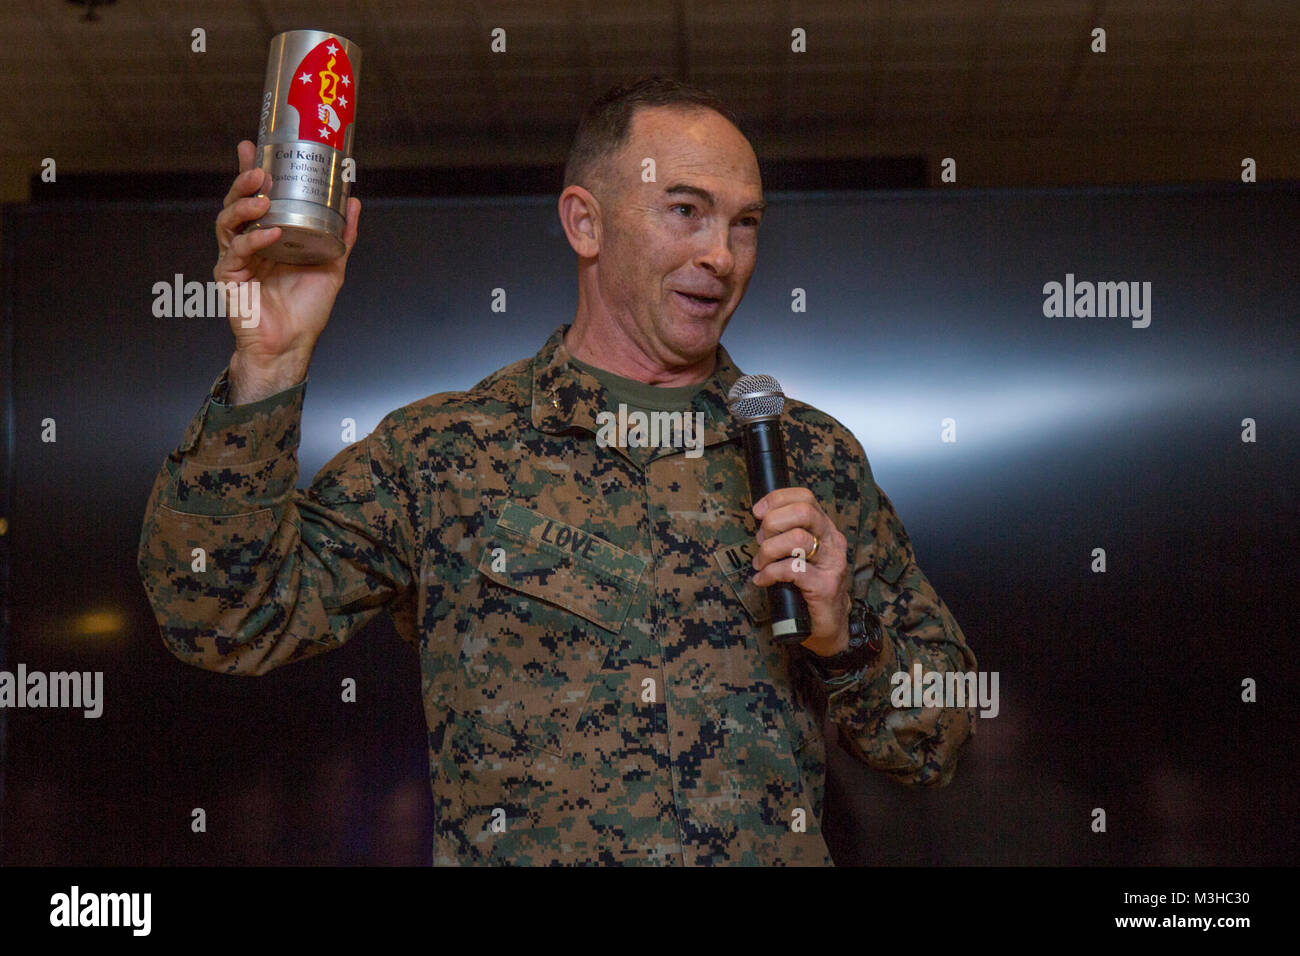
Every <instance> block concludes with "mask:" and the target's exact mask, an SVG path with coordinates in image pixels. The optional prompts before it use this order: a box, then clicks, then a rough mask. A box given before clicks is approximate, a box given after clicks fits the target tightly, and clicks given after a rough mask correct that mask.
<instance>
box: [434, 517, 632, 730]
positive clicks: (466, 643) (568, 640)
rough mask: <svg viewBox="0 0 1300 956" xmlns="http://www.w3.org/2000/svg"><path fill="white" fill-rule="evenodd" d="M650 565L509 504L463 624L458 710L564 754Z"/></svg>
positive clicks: (488, 543) (499, 521) (487, 546)
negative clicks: (647, 565)
mask: <svg viewBox="0 0 1300 956" xmlns="http://www.w3.org/2000/svg"><path fill="white" fill-rule="evenodd" d="M644 570H645V560H644V559H642V558H638V557H637V556H635V555H633V554H630V553H629V552H627V551H624V550H622V549H621V548H617V547H615V546H614V545H612V544H610V543H609V542H608V541H605V540H604V539H603V538H599V537H596V536H595V535H593V534H591V533H590V532H587V531H584V530H583V529H581V528H577V527H574V526H573V525H569V524H566V523H564V522H561V521H558V520H556V519H554V518H551V517H548V516H547V515H543V514H539V513H537V512H535V511H531V510H529V509H527V508H524V507H522V506H521V505H518V504H515V503H513V502H510V503H507V504H506V505H505V506H504V507H503V509H502V511H501V515H500V517H499V518H498V519H497V522H496V525H495V527H494V528H493V530H492V533H491V535H490V536H489V537H488V539H487V541H486V542H485V544H484V547H483V553H482V557H481V559H480V561H479V563H478V575H477V576H476V578H475V579H473V580H472V581H471V582H470V584H469V587H473V588H477V594H476V595H475V597H474V599H473V600H471V601H469V602H468V604H467V608H466V611H465V612H464V614H463V616H462V617H461V619H460V621H459V622H458V630H459V632H460V638H461V649H460V668H461V673H460V674H459V675H458V678H459V679H458V681H457V682H456V689H455V692H454V697H453V705H452V706H453V707H454V708H455V709H456V710H458V711H460V712H461V713H463V714H465V715H467V716H469V717H471V718H473V719H474V720H476V721H478V722H480V723H481V724H484V725H485V726H487V727H489V728H491V729H492V730H496V731H498V732H500V733H503V734H508V735H510V736H512V737H515V738H517V739H519V740H522V741H523V742H525V743H527V744H529V745H531V746H533V747H537V748H539V749H542V750H546V751H549V752H551V753H555V754H559V755H563V754H564V752H565V746H566V744H567V741H568V737H569V735H570V733H571V732H572V731H573V729H574V727H575V726H576V725H577V723H578V720H579V718H580V717H581V716H582V713H583V710H584V708H585V707H586V703H587V698H588V696H589V695H590V692H591V686H592V684H593V682H594V681H595V680H596V679H597V678H598V676H599V674H600V672H601V670H602V668H603V666H604V662H605V658H606V657H607V656H608V655H609V653H610V651H611V650H612V649H613V648H614V646H615V645H616V643H617V641H618V635H619V632H620V631H621V630H622V627H623V622H624V620H625V619H626V618H627V613H628V610H629V609H630V607H631V606H632V603H633V601H634V599H635V598H636V594H637V590H638V588H639V587H640V580H641V575H642V573H643V572H644Z"/></svg>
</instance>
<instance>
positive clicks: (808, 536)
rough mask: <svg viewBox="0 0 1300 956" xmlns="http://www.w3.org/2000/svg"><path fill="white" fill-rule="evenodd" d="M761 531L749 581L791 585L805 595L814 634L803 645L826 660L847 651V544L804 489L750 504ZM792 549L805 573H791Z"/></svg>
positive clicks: (774, 494)
mask: <svg viewBox="0 0 1300 956" xmlns="http://www.w3.org/2000/svg"><path fill="white" fill-rule="evenodd" d="M753 510H754V517H756V518H758V519H759V522H760V524H759V527H758V532H757V534H755V535H754V540H755V541H756V542H757V543H758V553H757V554H756V555H755V556H754V567H755V568H756V569H757V570H758V573H757V574H755V575H754V578H753V581H754V583H755V584H756V585H758V586H759V587H767V586H768V585H769V584H775V583H776V582H778V581H789V582H790V583H791V584H794V585H795V586H796V587H797V588H799V590H800V591H801V592H802V593H803V598H804V601H805V602H806V603H807V604H808V616H809V617H810V618H811V619H812V634H811V635H810V636H809V637H808V639H807V640H806V641H804V642H803V646H804V647H806V648H808V650H810V651H812V652H813V653H814V654H821V655H822V656H828V655H830V654H835V653H837V652H839V651H842V650H844V649H845V648H846V647H848V646H849V603H850V601H849V585H850V582H851V577H852V576H851V574H850V571H849V562H848V539H847V538H845V537H844V535H842V534H840V532H839V529H838V528H836V527H835V525H834V524H833V523H832V522H831V519H830V518H828V517H827V516H826V512H824V511H823V510H822V508H821V505H819V504H818V503H817V499H815V498H814V497H813V494H812V492H811V491H809V490H808V489H807V488H778V489H777V490H776V491H773V492H772V493H771V494H768V495H764V496H763V497H762V498H760V499H759V500H758V501H756V502H754V509H753ZM795 548H801V549H802V550H803V555H804V557H803V559H802V562H801V563H802V565H803V570H800V571H796V570H795V561H796V558H795V555H794V551H795Z"/></svg>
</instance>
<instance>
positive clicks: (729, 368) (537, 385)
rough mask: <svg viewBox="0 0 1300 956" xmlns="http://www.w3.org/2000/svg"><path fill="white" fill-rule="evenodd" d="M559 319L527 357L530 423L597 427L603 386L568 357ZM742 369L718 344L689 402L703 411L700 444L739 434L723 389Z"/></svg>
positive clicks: (559, 428) (551, 430)
mask: <svg viewBox="0 0 1300 956" xmlns="http://www.w3.org/2000/svg"><path fill="white" fill-rule="evenodd" d="M568 331H569V326H567V325H562V326H560V327H559V328H558V329H556V330H555V332H553V333H552V334H551V337H550V338H549V339H547V340H546V344H545V345H544V346H542V350H541V351H540V352H538V353H537V356H536V357H535V358H534V359H533V425H534V426H535V427H536V428H537V429H538V431H542V432H546V433H548V434H559V433H560V432H563V431H565V430H567V429H569V428H581V429H584V430H585V431H589V432H591V433H592V434H593V435H594V434H595V433H596V431H597V428H598V426H597V423H596V415H597V413H598V412H600V411H603V410H606V409H604V408H603V407H602V404H601V402H602V401H603V397H604V394H605V388H604V386H603V385H601V384H600V382H598V381H596V379H594V378H593V377H592V376H590V375H588V374H587V373H586V372H584V371H582V369H580V368H578V367H577V366H576V365H574V364H572V363H571V362H570V361H569V350H568V349H567V348H566V347H565V345H564V335H565V333H566V332H568ZM742 374H743V373H742V372H741V371H740V369H738V368H736V365H735V363H734V362H732V361H731V356H730V355H728V354H727V350H726V349H724V348H723V347H722V346H721V345H719V346H718V354H717V359H716V361H715V362H714V367H713V374H712V375H710V376H709V378H708V379H707V380H706V381H705V383H704V387H703V388H701V389H700V390H699V392H697V393H696V395H695V398H694V400H693V401H692V402H691V408H692V410H694V411H701V412H704V444H705V445H706V446H708V445H712V444H715V443H717V442H724V441H729V440H730V439H732V438H735V437H737V436H738V435H739V434H740V429H739V427H738V426H737V425H736V423H735V420H734V419H733V418H732V417H731V413H730V412H728V411H727V390H728V389H730V388H731V386H732V384H733V383H734V382H735V381H736V379H738V378H740V376H741V375H742Z"/></svg>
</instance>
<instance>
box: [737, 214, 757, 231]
mask: <svg viewBox="0 0 1300 956" xmlns="http://www.w3.org/2000/svg"><path fill="white" fill-rule="evenodd" d="M758 221H759V220H758V217H757V216H746V217H745V218H744V219H742V220H740V224H741V225H742V226H753V227H754V228H756V229H757V228H758Z"/></svg>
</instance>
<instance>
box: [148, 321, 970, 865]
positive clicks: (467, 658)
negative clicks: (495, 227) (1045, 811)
mask: <svg viewBox="0 0 1300 956" xmlns="http://www.w3.org/2000/svg"><path fill="white" fill-rule="evenodd" d="M566 329H567V326H565V327H561V328H560V329H558V330H556V332H555V333H554V334H553V335H552V336H551V338H550V339H549V340H548V341H547V343H546V345H545V346H544V347H543V348H542V350H541V351H540V352H538V353H537V355H536V356H535V357H533V358H530V359H524V360H521V361H518V362H515V363H514V364H512V365H509V366H507V367H505V368H503V369H501V370H499V371H497V372H495V373H494V374H492V375H490V376H488V377H487V378H486V379H484V380H483V381H482V382H480V383H479V384H477V385H475V386H474V387H473V388H472V389H470V390H469V391H465V392H446V393H441V394H437V395H431V396H429V397H428V398H425V399H422V400H420V401H417V402H414V403H412V404H410V405H407V406H405V407H404V408H401V409H398V410H396V411H394V412H392V413H390V414H389V415H387V416H385V418H384V419H383V420H382V421H381V422H380V423H379V424H378V425H377V426H376V428H375V429H374V431H372V432H371V433H370V434H369V435H367V436H365V437H364V438H362V439H360V440H358V441H356V442H355V443H353V444H351V445H349V446H348V447H346V448H344V449H343V450H342V451H341V452H339V453H338V454H337V455H336V456H335V457H334V458H333V459H332V460H331V461H330V462H329V463H328V464H327V465H325V467H324V468H323V469H322V470H321V472H320V473H319V474H318V475H317V476H316V478H315V480H314V481H313V482H312V484H311V486H310V487H309V488H307V489H306V490H303V491H300V490H295V486H296V483H297V477H298V462H297V448H298V444H299V438H300V425H301V418H302V407H303V394H304V389H305V385H306V383H305V382H303V383H300V384H299V385H297V386H295V387H293V388H290V389H287V390H285V391H283V392H281V393H279V394H277V395H273V396H271V397H269V398H266V399H264V400H262V401H260V402H256V403H252V404H248V405H240V406H227V405H224V404H222V398H223V396H224V394H225V387H226V372H223V373H222V375H221V376H220V377H219V378H218V379H217V381H216V382H215V383H214V385H213V388H212V391H211V392H210V394H209V395H208V398H207V400H206V401H205V402H204V405H203V407H202V409H200V411H199V413H198V414H197V415H196V416H195V417H194V419H193V420H192V421H191V423H190V425H189V428H188V429H187V431H186V433H185V437H184V440H183V442H182V443H181V445H180V447H179V448H177V449H176V450H175V451H174V452H172V453H171V454H170V455H169V456H168V458H167V460H166V461H165V462H164V464H163V467H162V469H161V471H160V472H159V474H158V477H157V480H156V482H155V483H154V486H153V489H152V492H151V494H150V497H149V503H148V506H147V510H146V514H145V520H144V526H143V529H142V533H141V539H140V547H139V556H138V565H139V570H140V574H141V577H142V579H143V581H144V584H145V589H146V590H147V592H148V595H149V600H150V602H151V603H152V605H153V609H154V612H155V614H156V616H157V618H158V622H159V624H160V625H161V630H162V637H163V639H164V641H165V642H166V643H167V646H168V647H169V648H170V649H171V651H172V652H173V653H174V654H175V655H176V656H177V657H179V658H180V659H181V660H183V661H185V662H187V663H190V664H193V665H195V666H198V667H203V668H206V669H208V670H213V671H219V672H223V673H230V674H246V675H253V674H264V673H266V672H267V671H269V670H271V669H272V668H274V667H279V666H280V665H282V664H288V663H290V662H292V661H297V660H302V659H304V658H307V657H310V656H311V655H313V654H317V653H320V652H322V651H327V650H330V649H331V648H335V647H338V646H339V645H341V644H342V643H343V642H344V641H346V640H347V639H348V638H349V637H351V636H352V635H353V634H355V633H356V632H357V631H358V630H359V629H360V628H361V627H362V625H364V624H365V623H366V622H367V621H369V620H370V619H371V618H372V617H373V616H374V615H376V614H378V613H380V612H381V611H384V610H387V611H388V612H390V613H391V615H392V618H393V621H394V622H395V624H396V627H397V630H398V632H399V633H400V634H401V635H402V637H403V638H404V639H405V640H406V641H408V642H410V644H411V645H412V646H413V647H414V648H415V649H416V650H417V651H418V653H419V658H420V667H421V672H422V675H423V680H422V686H423V696H424V712H425V715H426V719H427V722H428V743H429V780H430V787H431V789H432V793H433V803H434V812H435V819H436V824H435V833H434V835H433V862H434V863H436V864H455V863H513V864H554V863H566V864H570V863H597V864H599V863H611V864H612V863H658V864H677V865H680V864H686V865H698V864H722V863H731V864H776V863H784V864H828V863H830V862H831V859H830V857H829V854H828V852H827V848H826V844H825V841H824V840H823V837H822V832H821V823H820V821H821V816H822V806H823V797H824V793H825V774H826V740H825V738H824V734H823V727H828V726H831V725H834V726H836V727H838V736H839V740H840V742H841V743H842V744H843V745H844V746H845V747H847V748H848V749H849V750H850V751H851V752H852V753H853V754H854V755H855V756H857V757H858V758H860V759H861V760H862V761H863V762H865V763H866V764H867V765H869V766H871V767H874V768H876V769H877V770H880V771H882V772H883V773H886V774H888V775H889V776H891V777H893V778H894V779H896V780H898V781H900V782H903V783H915V784H939V785H942V784H946V783H947V782H948V781H949V780H950V779H951V777H952V774H953V772H954V770H955V766H956V760H957V755H958V752H959V750H960V749H961V746H962V744H963V743H964V742H965V741H966V739H967V738H968V736H970V734H971V733H972V730H973V709H972V708H938V707H924V708H922V707H914V708H904V707H895V706H893V704H892V703H891V700H890V692H891V690H892V686H891V683H890V678H891V676H892V675H893V674H894V673H896V672H899V671H907V672H909V673H910V672H911V671H912V668H913V664H914V663H919V664H920V665H921V666H922V668H923V669H924V670H926V671H973V670H975V668H976V661H975V657H974V655H973V654H972V653H971V651H970V650H969V648H968V647H967V646H966V642H965V638H964V637H963V635H962V632H961V629H960V628H959V627H958V625H957V623H956V621H954V619H953V616H952V614H951V612H950V611H949V610H948V607H947V606H946V605H945V604H944V603H943V601H942V600H941V599H940V598H939V597H938V595H937V594H936V593H935V591H934V589H933V588H932V587H931V585H930V582H929V581H928V580H927V579H926V577H925V575H924V574H923V573H922V572H921V569H920V568H919V567H917V564H916V560H915V557H914V555H913V552H912V547H911V544H910V543H909V541H908V538H907V534H906V532H905V531H904V529H903V525H902V523H901V522H900V521H899V519H898V515H897V514H896V513H895V512H894V508H893V506H892V504H891V503H890V501H889V499H888V498H887V497H886V496H885V494H884V493H883V492H882V491H881V490H880V489H879V488H878V486H877V485H876V483H875V481H874V479H873V477H872V474H871V469H870V466H869V464H868V462H867V458H866V455H865V454H864V453H863V450H862V447H861V446H860V445H859V443H858V441H857V440H856V439H855V438H854V437H853V435H852V434H851V433H850V432H849V431H848V430H847V429H846V428H845V427H844V426H843V425H841V424H840V423H839V422H837V421H836V420H835V419H833V418H831V417H830V416H829V415H826V414H824V413H822V412H820V411H818V410H817V409H815V408H812V407H811V406H808V405H805V404H803V403H800V402H797V401H787V403H786V410H785V412H784V413H783V416H782V418H783V426H784V434H785V444H786V450H787V455H788V456H789V465H790V473H791V482H792V484H793V485H796V486H799V485H802V486H805V487H807V488H809V489H811V491H812V492H813V494H814V495H815V496H816V498H817V500H818V501H819V502H820V504H821V506H822V508H823V509H824V510H825V511H826V513H827V514H828V515H829V516H830V518H831V519H832V521H834V522H835V524H836V526H837V527H838V528H839V529H840V531H841V532H842V533H843V534H844V535H845V536H846V537H847V539H848V548H849V561H850V564H851V566H852V568H853V571H854V584H853V592H854V595H855V596H859V597H864V598H866V599H867V600H868V601H869V602H870V604H871V606H872V609H873V610H874V611H875V612H876V613H877V615H878V616H879V617H880V619H881V621H882V623H883V625H884V628H885V634H886V640H885V642H884V650H883V652H882V654H881V655H880V656H879V657H878V658H877V659H876V661H875V662H874V663H873V664H872V665H871V666H870V667H869V668H868V669H867V670H865V671H864V672H863V673H862V674H861V675H860V676H859V677H858V679H857V680H854V681H852V682H851V683H848V684H847V685H843V686H837V687H835V688H833V689H832V688H829V687H827V686H826V685H817V687H816V689H817V690H819V691H820V696H819V699H813V698H817V697H818V695H810V694H808V693H807V692H806V691H804V690H802V689H801V688H803V687H804V685H805V683H806V682H805V681H804V680H803V679H802V677H801V675H802V673H803V669H802V668H800V667H796V666H795V665H794V663H793V662H792V659H791V652H790V651H789V650H787V649H785V648H782V647H781V646H779V645H776V644H774V642H773V641H772V639H771V628H770V624H769V623H768V613H767V608H766V595H765V594H764V592H763V590H762V589H760V588H758V587H756V586H754V585H753V584H752V583H751V582H750V576H751V575H752V574H753V572H754V569H753V567H752V565H751V564H750V559H751V556H752V554H753V535H754V532H755V531H756V529H757V522H756V520H755V519H754V517H753V515H752V514H751V512H750V510H749V508H750V504H751V502H750V500H749V497H750V495H749V488H748V484H747V480H746V476H745V464H744V458H743V454H742V451H741V448H742V446H741V441H740V435H739V431H738V428H737V426H736V425H735V424H734V422H733V420H732V418H731V416H730V415H729V413H728V411H727V407H726V394H727V390H728V389H729V388H730V386H731V384H732V383H733V382H734V381H735V380H736V379H737V378H738V377H740V375H741V374H742V373H741V372H740V371H739V370H738V369H737V368H736V366H735V365H734V364H733V363H732V361H731V359H730V356H728V355H727V352H726V350H725V349H723V348H721V347H719V349H718V360H717V365H716V368H715V371H714V374H713V376H712V377H711V379H710V380H709V381H708V382H707V383H706V384H705V386H704V387H703V388H702V389H701V391H700V392H699V393H698V394H697V396H696V398H695V400H694V403H693V410H694V411H701V412H703V413H704V416H705V418H704V421H705V435H704V447H703V452H702V454H699V455H698V456H688V455H687V454H685V453H684V450H683V449H682V448H679V447H678V448H674V447H664V448H660V449H657V450H656V451H655V452H654V453H653V455H652V457H651V458H650V460H649V461H648V463H647V464H646V467H645V468H644V470H643V469H642V468H640V467H638V466H637V465H636V464H635V463H634V462H633V461H632V459H631V458H629V457H628V456H627V454H626V453H625V451H624V450H623V449H620V448H618V447H605V443H603V442H602V443H598V442H597V440H596V433H597V431H598V424H597V418H596V416H597V413H598V412H600V411H602V410H606V409H607V407H608V406H607V405H606V398H605V392H604V388H603V386H602V385H601V384H600V383H599V382H598V381H596V380H595V379H594V378H592V377H591V376H589V375H588V374H586V373H585V372H582V371H581V370H579V369H578V368H577V367H576V366H574V365H572V364H571V363H570V362H569V361H568V352H567V350H566V348H565V346H564V342H563V336H564V332H565V331H566ZM196 548H202V549H204V551H205V552H206V569H205V570H203V571H200V572H196V571H194V570H192V568H193V567H194V566H195V564H194V555H195V553H196V552H195V550H194V549H196ZM819 710H824V712H825V713H824V719H820V718H821V716H822V715H820V714H819V713H818V711H819Z"/></svg>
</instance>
